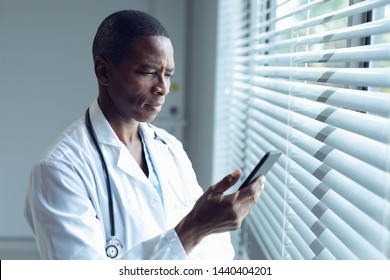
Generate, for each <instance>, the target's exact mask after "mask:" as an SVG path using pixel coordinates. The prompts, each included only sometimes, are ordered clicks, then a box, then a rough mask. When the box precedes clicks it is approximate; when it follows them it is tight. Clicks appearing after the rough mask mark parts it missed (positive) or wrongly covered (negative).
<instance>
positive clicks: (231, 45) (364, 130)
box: [214, 0, 390, 259]
mask: <svg viewBox="0 0 390 280" xmlns="http://www.w3.org/2000/svg"><path fill="white" fill-rule="evenodd" d="M389 50H390V4H389V1H388V0H366V1H358V0H350V1H349V0H312V1H310V0H265V1H262V0H220V3H219V24H218V61H217V89H216V91H217V97H216V98H217V102H216V103H217V104H218V108H217V113H216V127H217V129H216V134H215V139H216V142H215V154H214V158H215V163H214V173H215V178H214V180H217V179H220V178H221V177H222V176H223V175H224V174H226V173H227V172H230V171H232V170H233V169H235V168H237V167H239V168H241V169H242V171H243V177H245V176H246V175H247V174H248V173H249V172H250V170H251V169H252V168H253V167H254V166H255V164H256V163H257V161H258V160H259V158H260V157H261V156H262V155H264V154H265V153H266V152H267V151H268V150H273V149H279V150H281V151H282V152H283V156H282V157H281V158H280V159H279V160H278V162H277V164H276V165H275V166H274V167H273V168H272V169H271V171H270V172H269V173H268V174H267V182H266V189H265V191H264V193H263V194H262V196H261V199H260V201H259V203H258V204H257V205H256V206H255V207H254V209H253V210H252V212H251V214H250V215H249V216H248V217H247V218H246V220H245V222H244V224H243V225H242V228H241V230H239V231H238V232H235V233H234V234H233V237H234V242H235V244H236V247H237V253H238V258H242V259H390V93H389V91H390V51H389Z"/></svg>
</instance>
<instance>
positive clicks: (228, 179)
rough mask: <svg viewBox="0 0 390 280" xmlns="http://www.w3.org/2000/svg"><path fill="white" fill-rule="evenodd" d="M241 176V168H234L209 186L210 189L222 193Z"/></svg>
mask: <svg viewBox="0 0 390 280" xmlns="http://www.w3.org/2000/svg"><path fill="white" fill-rule="evenodd" d="M240 177H241V170H240V169H236V170H234V171H233V172H232V173H230V174H229V175H226V176H225V177H224V178H223V179H222V180H221V181H219V182H218V183H216V184H215V185H213V186H212V187H211V189H212V191H214V192H219V193H223V192H225V191H227V190H228V189H229V188H230V187H231V186H234V184H236V183H237V181H238V179H240Z"/></svg>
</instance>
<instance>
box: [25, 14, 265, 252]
mask: <svg viewBox="0 0 390 280" xmlns="http://www.w3.org/2000/svg"><path fill="white" fill-rule="evenodd" d="M173 57H174V56H173V47H172V44H171V41H170V39H169V35H168V33H167V32H166V30H165V28H164V27H163V26H162V25H161V23H160V22H158V21H157V20H156V19H155V18H153V17H151V16H150V15H148V14H146V13H143V12H139V11H120V12H116V13H114V14H112V15H110V16H109V17H107V18H106V19H105V20H104V21H103V22H102V23H101V25H100V27H99V28H98V31H97V33H96V36H95V39H94V42H93V61H94V69H95V74H96V77H97V81H98V89H99V93H98V97H97V99H96V100H95V101H94V102H93V103H92V105H91V106H90V108H89V109H88V111H87V112H86V114H85V117H83V118H81V119H79V120H78V121H76V122H74V123H73V124H72V125H70V126H69V127H68V128H67V129H66V130H65V131H64V132H63V133H62V134H61V135H60V136H59V137H58V139H57V140H56V141H55V142H54V143H53V144H52V145H51V146H50V147H49V148H48V149H47V151H46V152H45V154H44V155H43V157H42V158H41V159H40V160H38V161H37V162H36V164H35V165H34V166H33V168H32V171H31V182H30V187H29V190H28V194H27V198H26V204H25V216H26V219H27V221H28V223H29V225H30V226H31V229H32V231H33V233H34V236H35V239H36V242H37V244H38V248H39V252H40V254H41V257H42V258H43V259H107V258H108V259H223V258H225V259H232V258H233V257H234V250H233V247H232V245H231V243H230V235H229V231H230V230H234V229H237V228H239V227H240V224H241V222H242V220H243V219H244V217H245V216H246V215H247V214H248V212H249V210H250V208H251V207H252V206H253V205H254V204H255V203H256V201H257V200H258V198H259V196H260V193H261V191H262V189H263V182H264V177H263V176H261V177H259V178H258V179H257V180H256V181H255V182H254V183H252V184H251V185H250V186H249V187H248V188H245V189H243V190H240V191H237V192H236V193H234V194H230V195H225V194H224V192H225V191H226V190H227V189H229V188H230V187H231V186H233V185H234V184H235V183H236V182H237V180H238V179H239V177H240V171H239V170H236V171H234V172H233V173H231V174H229V175H227V176H226V177H225V178H223V179H222V180H221V181H220V182H218V183H217V184H215V185H213V186H212V187H210V188H209V189H208V190H207V191H205V193H203V192H202V189H201V187H200V186H199V184H198V182H197V180H196V176H195V174H194V171H193V169H192V166H191V163H190V161H189V159H188V157H187V155H186V153H185V152H184V150H183V147H182V145H181V143H180V142H179V141H178V140H177V139H176V138H174V137H173V136H171V135H170V134H168V133H167V132H166V131H165V130H162V129H159V128H157V127H154V126H152V125H150V124H148V122H150V121H152V120H154V119H155V117H156V116H157V114H158V113H159V112H160V110H161V107H162V106H163V104H164V101H165V98H166V97H167V95H168V92H169V87H170V79H171V77H172V75H173V73H174V70H175V65H174V59H173Z"/></svg>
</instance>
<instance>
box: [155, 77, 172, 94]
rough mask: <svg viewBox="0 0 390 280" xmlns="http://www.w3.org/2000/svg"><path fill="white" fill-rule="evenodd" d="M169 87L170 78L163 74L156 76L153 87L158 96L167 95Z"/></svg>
mask: <svg viewBox="0 0 390 280" xmlns="http://www.w3.org/2000/svg"><path fill="white" fill-rule="evenodd" d="M170 85H171V81H170V77H168V76H165V75H163V74H161V75H158V78H157V82H156V85H155V93H157V94H160V95H167V94H168V93H169V87H170Z"/></svg>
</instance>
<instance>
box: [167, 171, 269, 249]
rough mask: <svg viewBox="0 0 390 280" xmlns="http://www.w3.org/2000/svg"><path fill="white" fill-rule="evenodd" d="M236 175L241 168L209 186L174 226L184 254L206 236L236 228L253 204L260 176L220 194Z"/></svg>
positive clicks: (261, 187) (238, 175)
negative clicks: (244, 185) (232, 190)
mask: <svg viewBox="0 0 390 280" xmlns="http://www.w3.org/2000/svg"><path fill="white" fill-rule="evenodd" d="M240 176H241V171H240V170H235V171H234V172H233V173H231V174H229V175H227V176H225V177H224V178H223V179H222V180H221V181H220V182H218V183H217V184H215V185H213V186H212V187H210V188H209V189H208V190H207V191H206V192H205V193H204V194H203V195H202V196H201V197H200V198H199V199H198V200H197V202H196V203H195V205H194V208H193V209H192V210H191V212H190V213H188V215H187V216H185V217H184V218H183V219H182V220H181V221H180V222H179V224H178V225H177V226H176V228H175V230H176V233H177V235H178V236H179V238H180V241H181V242H182V244H183V247H184V249H185V250H186V252H187V254H188V253H190V252H191V250H192V249H193V248H194V247H195V246H196V245H197V244H198V243H199V242H200V241H201V240H202V239H203V238H204V237H206V236H207V235H210V234H213V233H220V232H225V231H230V230H235V229H238V228H239V227H240V226H241V223H242V221H243V219H244V218H245V217H246V215H248V213H249V210H250V209H251V208H252V206H253V205H255V204H256V202H257V200H258V199H259V197H260V194H261V192H262V191H263V189H264V181H265V177H264V176H260V177H258V178H257V179H256V180H255V181H254V182H252V183H251V184H250V185H249V186H248V187H246V188H244V189H242V190H239V191H237V192H235V193H233V194H229V195H224V192H225V191H226V190H228V189H229V188H230V187H232V186H233V185H234V184H236V183H237V181H238V179H239V178H240Z"/></svg>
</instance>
